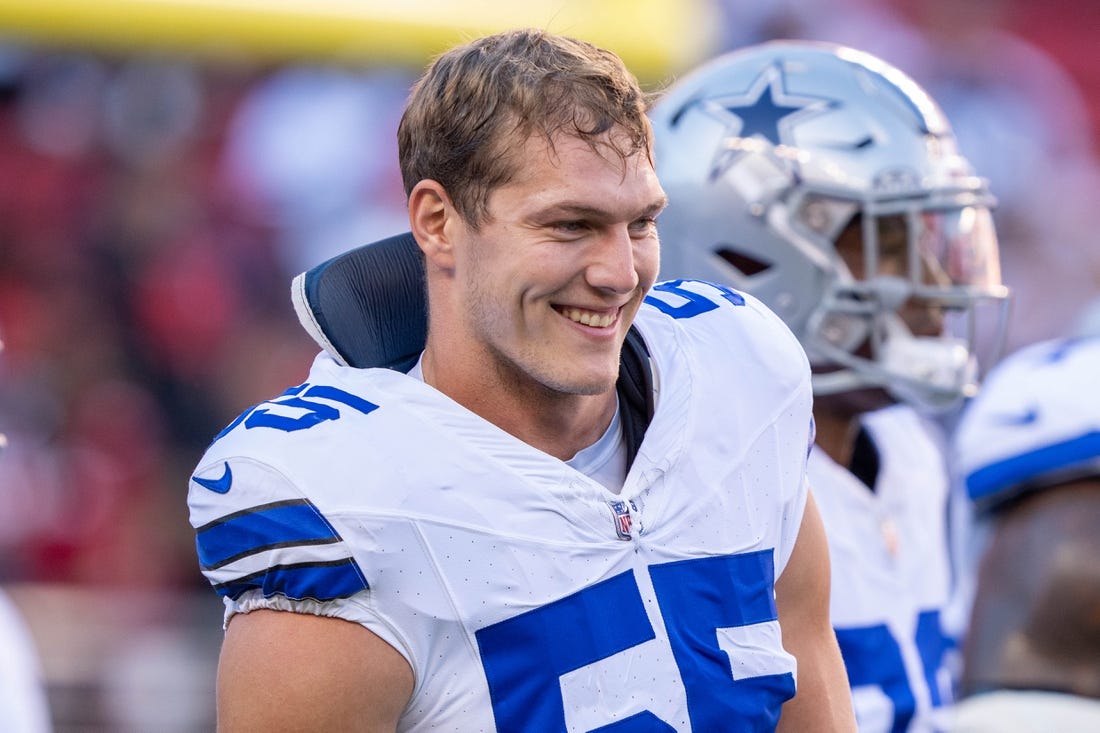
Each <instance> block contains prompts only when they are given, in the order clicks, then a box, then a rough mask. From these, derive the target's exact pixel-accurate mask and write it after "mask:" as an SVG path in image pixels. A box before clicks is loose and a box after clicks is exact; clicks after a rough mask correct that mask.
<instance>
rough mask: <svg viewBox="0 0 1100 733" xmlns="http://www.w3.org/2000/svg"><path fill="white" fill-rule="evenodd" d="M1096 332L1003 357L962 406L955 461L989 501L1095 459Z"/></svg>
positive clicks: (972, 492) (975, 495)
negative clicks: (1092, 334)
mask: <svg viewBox="0 0 1100 733" xmlns="http://www.w3.org/2000/svg"><path fill="white" fill-rule="evenodd" d="M1098 371H1100V338H1075V339H1058V340H1049V341H1043V342H1039V343H1035V344H1030V345H1028V346H1026V347H1024V348H1022V349H1020V350H1018V351H1016V352H1014V353H1013V354H1011V355H1010V356H1008V357H1006V358H1005V359H1004V360H1002V361H1001V362H1000V363H999V364H998V365H997V366H996V367H995V368H994V369H993V370H992V371H991V372H990V374H989V375H988V376H987V377H986V379H985V380H984V381H983V384H982V387H981V389H980V390H979V392H978V394H977V396H976V397H975V398H974V399H973V400H972V401H971V402H970V403H969V404H968V405H967V407H966V409H965V410H964V411H963V414H962V417H961V419H960V420H959V424H958V426H957V428H956V429H955V432H954V435H953V438H952V443H953V445H952V450H953V460H954V462H955V465H956V470H957V472H958V473H959V475H960V476H961V478H962V480H963V481H964V482H965V485H966V489H967V493H968V494H969V496H970V497H971V499H973V500H974V501H976V502H977V503H978V504H979V505H980V506H986V507H991V506H994V505H996V504H997V503H999V502H1001V501H1003V500H1006V499H1008V498H1011V497H1012V496H1015V495H1016V494H1018V493H1020V491H1021V490H1024V489H1027V488H1029V485H1030V486H1031V487H1034V485H1037V484H1040V483H1042V481H1043V480H1045V478H1047V477H1051V476H1054V475H1058V474H1061V475H1067V474H1070V473H1072V472H1074V471H1076V470H1080V469H1082V468H1086V467H1088V466H1091V465H1094V464H1096V463H1097V462H1098V461H1100V439H1098V438H1097V434H1098V429H1100V418H1098V417H1097V416H1100V391H1098V390H1097V389H1096V387H1095V380H1096V374H1097V373H1098Z"/></svg>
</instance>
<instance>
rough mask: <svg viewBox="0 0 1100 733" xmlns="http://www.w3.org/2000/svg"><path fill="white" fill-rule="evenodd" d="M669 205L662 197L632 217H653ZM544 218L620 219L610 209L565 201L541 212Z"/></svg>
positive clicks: (665, 197) (665, 198)
mask: <svg viewBox="0 0 1100 733" xmlns="http://www.w3.org/2000/svg"><path fill="white" fill-rule="evenodd" d="M667 205H668V197H667V196H662V197H661V198H659V199H656V200H654V201H653V202H652V203H650V204H649V205H648V206H646V207H644V208H643V209H642V210H641V211H639V212H638V213H637V215H635V216H633V217H631V218H632V219H637V218H641V217H643V216H653V215H655V214H657V213H659V212H661V211H662V210H664V208H665V207H666V206H667ZM540 213H541V214H542V215H543V216H549V217H552V216H575V217H578V218H583V219H596V220H607V219H616V218H618V217H617V215H615V214H614V213H613V212H611V211H609V210H608V209H603V208H600V207H598V206H592V205H591V204H584V203H580V202H571V201H565V202H561V203H557V204H553V205H552V206H548V207H546V208H545V209H543V210H542V211H541V212H540Z"/></svg>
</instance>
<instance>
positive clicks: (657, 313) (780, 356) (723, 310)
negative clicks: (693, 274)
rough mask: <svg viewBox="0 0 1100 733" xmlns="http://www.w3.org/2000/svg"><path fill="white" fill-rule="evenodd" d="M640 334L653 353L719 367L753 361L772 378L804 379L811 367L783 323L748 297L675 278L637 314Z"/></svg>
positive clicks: (662, 285)
mask: <svg viewBox="0 0 1100 733" xmlns="http://www.w3.org/2000/svg"><path fill="white" fill-rule="evenodd" d="M638 315H639V317H638V321H639V327H640V328H641V329H642V330H643V333H646V334H650V333H651V334H654V336H653V337H652V338H647V341H650V340H652V341H656V342H658V343H657V345H656V347H655V348H657V349H661V348H678V349H681V350H683V351H685V352H687V353H688V354H690V355H691V356H692V358H701V359H705V360H714V361H715V362H719V363H720V362H722V361H724V360H730V359H732V360H733V361H734V363H736V362H739V361H740V362H746V361H756V362H763V363H764V364H766V365H768V366H769V368H770V369H771V370H772V373H773V374H775V375H776V376H789V377H793V378H796V379H801V378H802V377H803V376H806V377H808V374H809V362H808V360H807V358H806V354H805V351H804V350H803V349H802V346H801V344H800V343H799V342H798V339H797V338H796V337H795V335H794V334H793V333H792V332H791V330H790V328H788V326H787V324H786V323H784V322H783V320H782V319H781V318H780V317H779V316H778V315H776V314H775V313H774V312H773V311H772V310H771V309H770V308H768V307H767V306H766V305H764V303H763V302H761V301H760V300H759V299H757V298H755V297H753V296H752V295H750V294H749V293H744V292H741V291H738V290H735V289H733V288H731V287H729V286H726V285H721V284H718V283H713V282H708V281H705V280H690V279H677V280H668V281H664V282H659V283H657V284H656V285H654V286H653V288H652V289H651V290H650V293H649V295H648V296H647V297H646V300H645V307H643V309H642V310H641V311H640V312H639V314H638Z"/></svg>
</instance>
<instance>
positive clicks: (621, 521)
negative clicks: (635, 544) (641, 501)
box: [607, 501, 636, 541]
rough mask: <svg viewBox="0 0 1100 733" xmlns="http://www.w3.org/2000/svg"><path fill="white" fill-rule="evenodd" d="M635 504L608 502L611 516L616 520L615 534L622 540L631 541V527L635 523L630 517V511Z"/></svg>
mask: <svg viewBox="0 0 1100 733" xmlns="http://www.w3.org/2000/svg"><path fill="white" fill-rule="evenodd" d="M633 504H634V502H632V501H630V502H627V501H609V502H607V505H608V506H610V507H611V515H612V517H613V519H614V520H615V534H616V536H618V538H619V539H620V540H627V541H629V540H630V526H631V524H632V521H633V520H632V519H631V516H630V510H631V508H632V505H633ZM635 511H636V509H635Z"/></svg>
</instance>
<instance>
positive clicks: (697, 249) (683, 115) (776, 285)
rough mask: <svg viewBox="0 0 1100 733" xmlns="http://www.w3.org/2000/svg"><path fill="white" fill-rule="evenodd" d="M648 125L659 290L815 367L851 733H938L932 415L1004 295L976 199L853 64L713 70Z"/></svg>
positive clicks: (821, 473) (937, 126)
mask: <svg viewBox="0 0 1100 733" xmlns="http://www.w3.org/2000/svg"><path fill="white" fill-rule="evenodd" d="M651 118H652V120H653V124H654V130H655V131H654V136H655V140H656V142H655V157H656V162H657V174H658V177H659V179H660V180H661V183H662V186H663V187H664V188H665V191H666V192H667V194H668V196H669V206H668V209H667V210H666V211H665V212H664V214H663V215H662V218H661V222H660V233H661V239H662V245H663V248H662V266H661V276H662V277H665V278H668V277H694V278H703V279H705V280H710V281H713V282H716V283H720V284H723V285H726V286H731V287H734V288H737V289H738V290H741V291H745V292H748V293H751V294H753V295H755V296H757V297H758V298H760V299H761V300H762V301H763V302H764V303H765V304H767V305H768V306H770V307H771V308H772V309H773V310H775V311H776V312H777V313H778V314H779V315H780V316H781V317H782V318H783V319H784V320H785V321H786V322H787V323H788V325H789V326H790V327H791V329H792V330H793V331H794V333H795V334H796V335H797V336H798V338H799V340H800V341H801V343H802V345H803V346H804V347H805V349H806V352H807V354H808V356H809V357H810V361H811V364H812V366H813V372H814V374H813V388H814V393H815V401H814V411H813V412H814V418H815V421H816V425H817V437H816V445H815V447H814V450H813V453H812V455H811V457H810V461H809V476H810V484H811V487H812V490H813V494H814V496H815V497H816V499H817V502H818V505H819V507H820V509H821V514H822V519H823V521H824V524H825V529H826V534H827V535H828V540H829V547H830V556H831V560H832V570H833V575H832V597H831V616H832V621H833V624H834V626H835V629H836V634H837V638H838V641H839V643H840V647H841V650H842V652H843V654H844V661H845V665H846V668H847V672H848V680H849V683H850V685H851V693H852V697H853V701H854V706H855V711H856V718H857V721H858V723H859V728H860V730H861V731H862V732H863V733H879V732H885V731H895V732H897V731H927V730H932V729H934V726H935V724H934V721H933V718H934V715H933V713H932V711H933V709H934V708H936V707H937V706H940V705H943V704H944V703H945V702H947V701H948V700H950V695H951V679H950V674H949V673H948V670H947V669H946V668H945V653H946V652H947V650H948V648H949V647H950V645H951V643H952V640H951V639H950V638H948V635H947V634H946V633H945V632H944V629H943V628H942V627H941V620H940V612H941V609H942V608H943V607H944V606H945V604H946V603H947V601H948V598H949V591H950V586H951V573H950V567H951V563H950V556H949V553H948V541H947V527H946V516H947V500H948V495H949V492H948V487H949V481H948V475H947V470H946V466H945V461H944V451H943V446H942V443H943V437H942V435H940V434H939V430H938V428H937V427H936V426H935V424H934V422H933V421H932V420H930V419H929V417H928V415H931V414H932V413H933V412H934V411H937V410H944V409H949V408H952V407H953V406H955V405H957V404H958V403H959V401H960V399H961V398H962V397H963V396H964V395H967V394H970V393H972V392H973V391H974V389H975V378H976V377H975V374H976V370H975V359H974V353H975V351H976V350H977V349H976V347H975V342H976V338H975V336H976V329H972V330H971V331H970V332H969V333H965V332H962V331H949V330H948V329H947V328H946V327H945V322H946V321H947V320H948V319H956V320H961V321H962V323H963V325H974V324H973V323H971V322H970V321H969V316H971V315H972V314H973V313H974V312H975V311H974V306H975V305H976V304H978V303H979V302H980V301H988V302H989V303H991V304H993V305H995V306H1000V305H1001V304H1003V301H1004V297H1005V291H1004V288H1003V287H1001V285H1000V275H999V262H998V251H997V241H996V236H995V233H994V229H993V225H992V219H991V216H990V208H989V207H990V206H991V205H992V199H991V197H990V195H989V193H988V192H987V190H986V185H985V182H984V181H982V180H980V179H978V178H976V177H975V176H974V174H973V172H972V171H971V169H970V166H969V165H968V163H967V161H966V160H965V159H964V158H962V157H961V156H960V155H959V153H958V151H957V150H956V147H955V139H954V137H953V135H952V132H951V129H950V127H949V125H948V123H947V121H946V120H945V119H944V117H943V116H942V114H941V112H940V110H939V108H938V107H937V106H936V104H935V102H934V101H932V100H931V99H929V98H928V96H927V95H926V94H925V93H924V92H923V91H922V90H921V88H920V87H919V86H918V85H917V84H916V83H915V82H913V80H912V79H910V78H909V77H907V76H906V75H905V74H903V73H902V72H901V71H900V70H898V69H897V68H894V67H891V66H889V65H887V64H885V63H884V62H882V61H881V60H879V59H877V58H874V57H872V56H869V55H867V54H864V53H860V52H858V51H855V50H853V49H850V48H843V47H839V46H834V45H827V44H821V43H813V42H793V41H784V42H771V43H765V44H760V45H756V46H752V47H749V48H746V49H743V50H740V51H736V52H733V53H730V54H727V55H725V56H722V57H720V58H718V59H715V60H714V61H712V62H710V63H708V64H706V65H704V66H703V67H701V68H700V69H698V70H696V71H695V72H693V73H691V74H689V75H687V76H685V77H684V78H683V79H681V80H680V81H679V82H677V83H676V84H674V85H673V86H672V87H671V88H670V89H669V90H668V91H667V93H666V94H665V96H664V97H663V98H662V100H661V101H660V102H659V103H658V104H657V105H656V106H655V108H654V109H653V110H652V112H651ZM978 310H979V311H980V310H981V309H978ZM990 310H991V311H994V312H996V311H1001V313H1000V314H998V315H1000V316H1001V317H1002V318H1003V308H1000V307H994V308H991V309H990ZM960 317H961V318H960ZM735 378H736V376H735V375H731V379H735Z"/></svg>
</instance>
